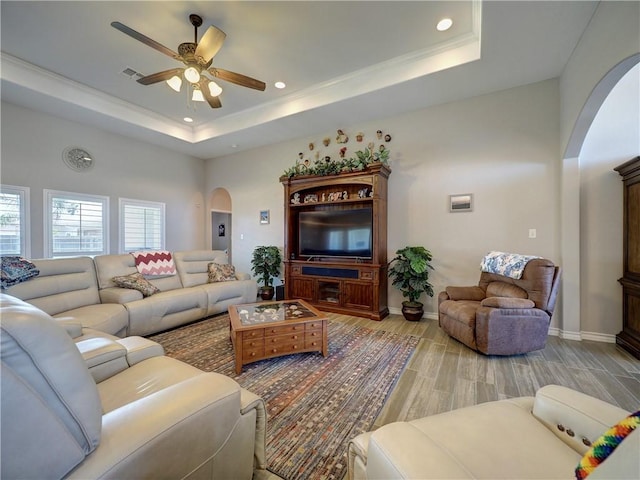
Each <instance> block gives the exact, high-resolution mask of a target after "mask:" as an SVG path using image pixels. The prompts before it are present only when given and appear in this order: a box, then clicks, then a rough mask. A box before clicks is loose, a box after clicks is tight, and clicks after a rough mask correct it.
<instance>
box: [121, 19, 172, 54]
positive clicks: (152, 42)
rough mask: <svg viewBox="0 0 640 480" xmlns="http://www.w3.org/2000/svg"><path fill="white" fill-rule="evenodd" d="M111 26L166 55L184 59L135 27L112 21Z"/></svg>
mask: <svg viewBox="0 0 640 480" xmlns="http://www.w3.org/2000/svg"><path fill="white" fill-rule="evenodd" d="M111 26H112V27H113V28H115V29H116V30H120V31H121V32H122V33H124V34H126V35H129V36H130V37H132V38H135V39H136V40H138V41H139V42H142V43H144V44H145V45H147V46H149V47H151V48H155V49H156V50H158V51H159V52H160V53H164V54H165V55H167V56H169V57H171V58H175V59H176V60H182V57H181V56H180V55H178V54H177V53H176V52H174V51H173V50H171V49H170V48H167V47H165V46H164V45H162V44H161V43H158V42H156V41H155V40H152V39H150V38H149V37H147V36H145V35H143V34H141V33H140V32H136V31H135V30H134V29H132V28H129V27H127V26H126V25H124V24H122V23H120V22H111Z"/></svg>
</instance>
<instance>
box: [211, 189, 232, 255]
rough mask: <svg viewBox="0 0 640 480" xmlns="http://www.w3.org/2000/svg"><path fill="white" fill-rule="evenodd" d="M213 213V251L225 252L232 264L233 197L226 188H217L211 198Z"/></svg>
mask: <svg viewBox="0 0 640 480" xmlns="http://www.w3.org/2000/svg"><path fill="white" fill-rule="evenodd" d="M209 210H210V212H211V229H210V232H211V249H212V250H224V251H226V252H227V255H228V257H229V263H231V256H232V253H231V245H232V242H231V233H232V230H231V228H232V217H231V195H229V192H228V191H227V189H225V188H216V189H215V190H213V191H212V192H211V195H210V196H209Z"/></svg>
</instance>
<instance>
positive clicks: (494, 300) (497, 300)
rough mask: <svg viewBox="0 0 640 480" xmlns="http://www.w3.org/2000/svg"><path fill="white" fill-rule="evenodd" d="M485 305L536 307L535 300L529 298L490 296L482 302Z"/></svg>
mask: <svg viewBox="0 0 640 480" xmlns="http://www.w3.org/2000/svg"><path fill="white" fill-rule="evenodd" d="M480 305H481V306H483V307H491V308H534V307H535V306H536V304H535V303H533V300H529V299H528V298H511V297H489V298H485V299H484V300H482V302H480Z"/></svg>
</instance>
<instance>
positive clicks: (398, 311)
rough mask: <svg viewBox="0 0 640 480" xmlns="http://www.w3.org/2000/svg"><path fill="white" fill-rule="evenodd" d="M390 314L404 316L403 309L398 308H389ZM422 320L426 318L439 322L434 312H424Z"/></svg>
mask: <svg viewBox="0 0 640 480" xmlns="http://www.w3.org/2000/svg"><path fill="white" fill-rule="evenodd" d="M389 313H393V314H394V315H402V309H401V308H396V307H389ZM422 318H426V319H428V320H437V319H438V314H437V313H434V312H424V314H423V315H422Z"/></svg>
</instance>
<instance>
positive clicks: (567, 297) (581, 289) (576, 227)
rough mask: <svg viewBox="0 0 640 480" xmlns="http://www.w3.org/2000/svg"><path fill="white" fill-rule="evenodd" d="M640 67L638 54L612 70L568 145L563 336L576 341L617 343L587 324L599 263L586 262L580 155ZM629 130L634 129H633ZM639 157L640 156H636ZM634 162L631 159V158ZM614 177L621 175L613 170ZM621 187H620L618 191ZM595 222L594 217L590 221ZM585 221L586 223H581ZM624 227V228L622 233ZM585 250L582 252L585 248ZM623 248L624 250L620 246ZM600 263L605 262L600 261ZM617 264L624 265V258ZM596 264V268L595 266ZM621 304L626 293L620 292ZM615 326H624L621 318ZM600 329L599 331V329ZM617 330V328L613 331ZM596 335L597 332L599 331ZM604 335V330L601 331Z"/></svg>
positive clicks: (595, 90) (592, 96)
mask: <svg viewBox="0 0 640 480" xmlns="http://www.w3.org/2000/svg"><path fill="white" fill-rule="evenodd" d="M639 63H640V54H634V55H631V56H630V57H628V58H626V59H624V60H622V61H621V62H619V63H618V64H617V65H615V66H614V67H613V68H611V69H610V70H609V71H608V72H607V73H606V74H605V75H604V76H603V77H602V78H601V79H600V81H599V82H598V83H597V84H596V85H595V87H594V88H593V90H592V91H591V93H590V95H589V97H588V98H587V100H586V102H585V103H584V106H583V107H582V109H581V111H580V114H579V115H578V118H577V119H576V122H575V124H574V128H573V130H572V133H571V135H570V137H569V140H568V142H567V147H566V150H565V153H564V155H563V161H562V185H561V191H562V214H561V227H560V229H561V252H562V267H563V280H562V309H561V310H562V318H561V325H560V335H561V336H562V337H564V338H568V339H573V340H582V339H592V340H601V341H615V338H614V335H613V333H616V332H613V331H612V332H608V334H607V335H602V336H600V337H599V338H595V337H593V338H592V335H590V333H589V331H590V330H591V329H594V326H593V325H589V324H588V322H586V321H583V317H584V315H585V312H584V311H583V309H584V305H585V302H584V300H585V299H584V298H583V296H584V295H590V294H591V293H590V292H588V291H587V290H589V288H586V285H585V284H586V282H587V281H588V280H587V275H588V272H587V270H588V269H593V265H595V264H596V260H594V259H591V258H589V259H587V258H585V252H584V245H585V242H588V241H589V238H587V237H588V236H589V230H588V225H586V224H585V223H586V222H585V221H584V219H585V218H586V217H585V208H586V206H585V191H584V182H583V178H582V177H583V174H584V168H585V165H584V164H581V161H580V155H581V152H582V151H583V146H584V144H585V139H586V138H587V134H588V133H589V130H590V129H591V127H592V125H593V123H594V119H595V118H596V115H597V114H598V112H599V111H600V109H601V107H602V105H603V103H604V102H605V100H606V99H607V97H608V96H609V95H610V94H611V92H612V91H613V90H614V88H615V87H616V85H618V83H619V82H620V81H621V79H622V78H623V77H624V76H625V75H627V74H628V73H629V72H630V71H631V70H632V69H633V68H634V67H636V66H637V65H638V64H639ZM629 128H633V127H632V126H629ZM636 154H637V153H636ZM630 158H631V157H630ZM620 163H622V161H621V162H620ZM609 173H610V175H612V176H614V175H617V174H615V172H613V170H612V169H611V172H609ZM617 186H618V184H617V183H616V187H617ZM619 190H620V202H621V195H622V193H621V191H622V184H621V183H620V184H619ZM588 218H589V220H591V218H592V217H588ZM581 219H583V220H582V221H581ZM621 228H622V225H620V229H621ZM581 246H582V248H581ZM620 248H621V246H620ZM598 261H602V259H599V260H598ZM616 262H620V263H621V262H622V255H621V254H620V255H619V258H618V259H617V260H616ZM592 264H593V265H592ZM619 301H620V302H621V301H622V293H621V292H620V300H619ZM612 322H620V326H621V316H619V318H615V319H612ZM614 325H617V323H615V324H614ZM596 328H597V327H596ZM610 328H611V329H612V330H613V329H615V328H616V327H614V326H613V325H612V326H611V327H610ZM592 331H596V330H595V329H594V330H592ZM597 331H602V330H599V329H598V330H597Z"/></svg>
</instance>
